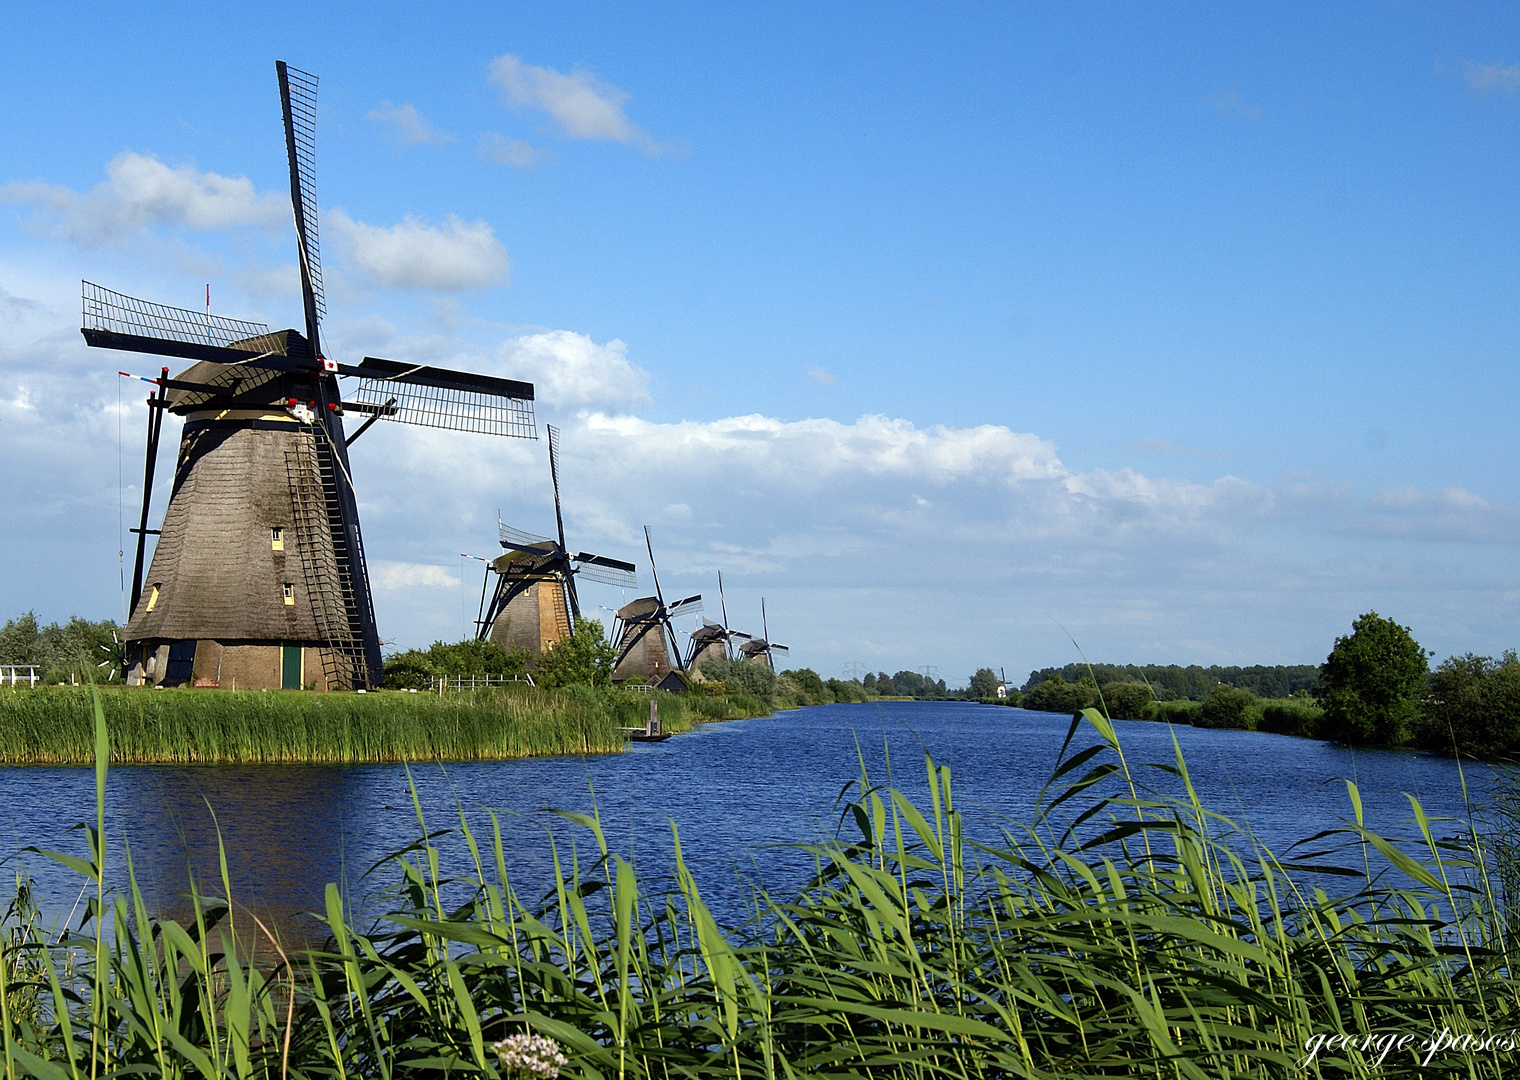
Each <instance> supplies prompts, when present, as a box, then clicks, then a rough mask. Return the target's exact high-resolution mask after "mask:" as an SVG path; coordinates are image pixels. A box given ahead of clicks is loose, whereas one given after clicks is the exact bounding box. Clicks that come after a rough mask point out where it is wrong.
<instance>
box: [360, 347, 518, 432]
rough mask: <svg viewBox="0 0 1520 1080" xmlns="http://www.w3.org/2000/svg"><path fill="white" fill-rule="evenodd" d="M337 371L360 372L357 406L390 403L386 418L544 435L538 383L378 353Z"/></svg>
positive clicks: (425, 424) (459, 428) (462, 428)
mask: <svg viewBox="0 0 1520 1080" xmlns="http://www.w3.org/2000/svg"><path fill="white" fill-rule="evenodd" d="M337 370H338V373H339V374H340V375H356V376H358V378H359V388H358V390H357V391H356V392H355V393H354V395H353V400H354V402H355V403H356V404H358V405H360V406H362V407H365V408H367V409H374V408H381V407H385V406H387V405H388V406H389V409H388V411H387V412H386V413H384V414H383V416H382V419H385V420H394V421H397V422H399V423H403V424H415V425H417V426H419V427H430V428H443V429H445V430H448V431H474V432H478V433H480V434H482V435H506V436H509V437H516V438H520V439H536V438H538V429H537V426H536V424H535V422H534V418H533V384H532V383H525V382H517V381H516V380H514V379H498V378H496V377H494V376H491V375H475V374H472V373H470V372H465V371H450V370H449V369H447V368H436V367H428V366H426V365H421V364H410V365H409V364H401V363H397V362H396V361H395V360H381V359H379V358H378V357H374V356H366V357H365V358H364V362H363V363H362V364H359V365H358V366H356V367H352V368H349V367H342V366H340V367H338V369H337ZM393 398H394V399H395V400H394V402H392V401H391V399H393Z"/></svg>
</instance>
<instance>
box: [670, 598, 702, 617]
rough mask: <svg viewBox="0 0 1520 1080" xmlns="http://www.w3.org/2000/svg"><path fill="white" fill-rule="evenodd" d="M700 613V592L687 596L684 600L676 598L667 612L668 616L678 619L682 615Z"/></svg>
mask: <svg viewBox="0 0 1520 1080" xmlns="http://www.w3.org/2000/svg"><path fill="white" fill-rule="evenodd" d="M701 613H702V594H701V593H698V594H697V595H696V596H688V597H687V598H686V599H685V600H677V601H676V602H675V603H674V604H673V605H672V606H671V608H670V611H669V612H668V613H667V614H668V615H669V617H670V618H672V619H678V618H680V617H681V616H682V615H700V614H701Z"/></svg>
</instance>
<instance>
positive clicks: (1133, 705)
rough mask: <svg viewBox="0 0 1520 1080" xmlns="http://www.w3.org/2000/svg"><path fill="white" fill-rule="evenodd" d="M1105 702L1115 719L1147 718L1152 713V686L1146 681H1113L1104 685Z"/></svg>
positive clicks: (1109, 712)
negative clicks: (1146, 683)
mask: <svg viewBox="0 0 1520 1080" xmlns="http://www.w3.org/2000/svg"><path fill="white" fill-rule="evenodd" d="M1103 704H1105V705H1107V706H1108V715H1109V716H1110V717H1112V718H1113V719H1115V720H1147V719H1149V718H1150V713H1151V688H1150V687H1149V686H1146V685H1145V684H1144V683H1136V682H1111V683H1108V684H1107V685H1106V686H1104V687H1103Z"/></svg>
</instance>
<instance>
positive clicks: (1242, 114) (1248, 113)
mask: <svg viewBox="0 0 1520 1080" xmlns="http://www.w3.org/2000/svg"><path fill="white" fill-rule="evenodd" d="M1203 100H1204V102H1205V104H1208V105H1212V106H1213V107H1214V111H1215V112H1217V113H1219V115H1220V116H1228V117H1230V118H1232V119H1235V120H1260V119H1261V110H1260V109H1259V108H1257V107H1256V106H1255V105H1251V104H1248V103H1247V102H1246V101H1245V100H1244V99H1242V98H1241V96H1240V91H1239V90H1221V91H1219V92H1218V93H1215V94H1209V95H1208V96H1207V97H1205V98H1204V99H1203Z"/></svg>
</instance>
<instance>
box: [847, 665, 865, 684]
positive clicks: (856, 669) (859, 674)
mask: <svg viewBox="0 0 1520 1080" xmlns="http://www.w3.org/2000/svg"><path fill="white" fill-rule="evenodd" d="M865 673H866V666H865V665H864V664H862V663H861V662H860V661H859V660H851V661H850V662H849V663H848V664H846V665H845V666H844V674H845V678H847V679H854V680H855V681H856V682H859V681H860V680H861V678H863V677H864V675H865Z"/></svg>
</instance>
